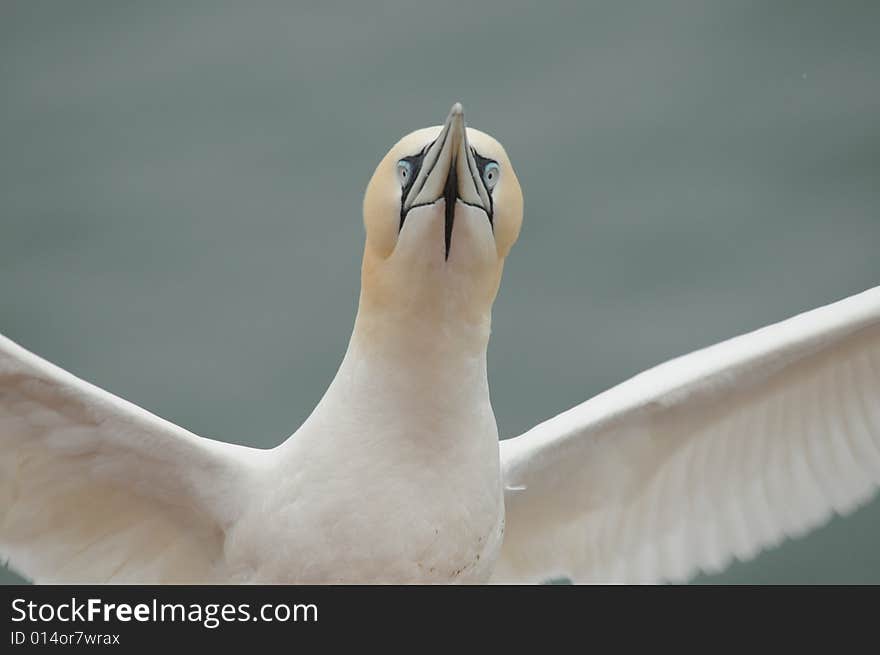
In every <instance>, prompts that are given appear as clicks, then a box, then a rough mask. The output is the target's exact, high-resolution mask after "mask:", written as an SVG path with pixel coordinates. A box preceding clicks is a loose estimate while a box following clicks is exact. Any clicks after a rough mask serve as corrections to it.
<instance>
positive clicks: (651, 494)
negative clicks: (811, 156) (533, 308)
mask: <svg viewBox="0 0 880 655" xmlns="http://www.w3.org/2000/svg"><path fill="white" fill-rule="evenodd" d="M426 161H427V162H429V165H428V166H427V167H426V168H424V169H423V168H422V167H421V166H422V163H424V162H426ZM437 162H440V164H439V165H438V164H437ZM364 218H365V225H366V230H367V244H366V247H365V251H364V260H363V271H362V290H361V300H360V306H359V311H358V316H357V320H356V322H355V328H354V332H353V334H352V338H351V342H350V344H349V348H348V351H347V352H346V355H345V358H344V360H343V362H342V365H341V367H340V369H339V372H338V374H337V376H336V378H335V379H334V381H333V383H332V384H331V386H330V388H329V389H328V391H327V393H326V394H325V395H324V397H323V398H322V400H321V402H320V403H319V404H318V406H317V407H316V408H315V411H314V412H313V413H312V415H311V416H310V417H309V418H308V420H307V421H306V422H305V424H303V426H302V427H301V428H300V429H299V430H297V432H296V433H295V434H294V435H293V436H292V437H290V438H289V439H288V440H287V441H285V442H284V443H283V444H281V445H280V446H278V447H277V448H274V449H271V450H257V449H252V448H245V447H240V446H233V445H229V444H224V443H220V442H217V441H212V440H208V439H204V438H201V437H198V436H196V435H193V434H191V433H189V432H187V431H186V430H184V429H182V428H179V427H177V426H175V425H172V424H170V423H168V422H167V421H164V420H162V419H160V418H157V417H155V416H153V415H152V414H150V413H148V412H146V411H144V410H142V409H140V408H138V407H136V406H134V405H132V404H130V403H128V402H126V401H124V400H121V399H119V398H116V397H115V396H112V395H110V394H108V393H106V392H104V391H102V390H100V389H98V388H96V387H94V386H92V385H90V384H88V383H86V382H84V381H82V380H79V379H78V378H76V377H74V376H73V375H71V374H69V373H67V372H65V371H63V370H61V369H59V368H57V367H56V366H53V365H52V364H49V363H48V362H45V361H43V360H41V359H40V358H39V357H37V356H36V355H33V354H31V353H29V352H27V351H26V350H24V349H23V348H21V347H20V346H18V345H16V344H15V343H13V342H12V341H10V340H8V339H6V338H4V337H2V336H0V554H2V556H3V557H5V558H7V559H8V561H9V564H10V565H11V566H12V567H13V568H14V569H16V570H18V571H20V572H22V573H23V574H24V575H26V576H28V577H30V578H32V579H34V580H37V581H39V582H59V583H67V582H114V583H115V582H142V583H152V582H174V583H180V582H485V581H489V580H490V579H491V580H492V581H502V582H512V581H517V582H540V581H542V580H545V579H547V578H552V577H559V576H569V577H571V578H572V579H573V580H575V581H577V582H593V581H595V582H658V581H663V580H685V579H687V578H688V577H690V576H691V575H693V574H694V573H695V572H696V571H699V570H705V571H712V570H717V569H719V568H721V567H723V566H724V565H725V564H726V563H727V562H729V561H730V559H731V558H732V557H734V556H735V557H739V558H741V559H745V558H748V557H751V556H752V555H754V554H755V553H756V552H758V551H759V550H760V549H762V548H766V547H768V546H772V545H773V544H775V543H777V542H779V541H780V540H781V539H783V538H784V537H786V536H796V535H799V534H802V533H803V532H805V531H807V530H809V529H810V528H812V527H814V526H816V525H818V524H820V523H821V522H823V521H825V520H826V519H827V518H828V517H829V516H830V515H831V513H832V512H835V511H836V512H839V513H845V512H847V511H849V510H851V509H852V508H853V507H855V506H856V505H858V504H859V503H861V502H864V501H866V500H867V499H868V498H870V497H871V495H872V494H873V493H875V491H876V489H877V487H878V485H880V287H877V288H874V289H871V290H869V291H865V292H864V293H861V294H859V295H856V296H853V297H851V298H848V299H845V300H842V301H840V302H837V303H835V304H832V305H828V306H826V307H823V308H820V309H816V310H814V311H811V312H808V313H806V314H802V315H800V316H797V317H795V318H792V319H790V320H788V321H784V322H782V323H779V324H777V325H774V326H771V327H768V328H764V329H762V330H758V331H757V332H753V333H751V334H747V335H745V336H741V337H738V338H735V339H731V340H729V341H726V342H724V343H721V344H719V345H717V346H714V347H711V348H707V349H705V350H701V351H698V352H695V353H693V354H691V355H687V356H685V357H681V358H679V359H676V360H673V361H671V362H668V363H666V364H663V365H661V366H658V367H656V368H653V369H651V370H649V371H646V372H645V373H642V374H641V375H638V376H636V377H634V378H633V379H631V380H629V381H627V382H625V383H623V384H621V385H619V386H617V387H615V388H613V389H611V390H609V391H607V392H605V393H603V394H601V395H599V396H597V397H596V398H593V399H592V400H589V401H587V402H585V403H583V404H582V405H579V406H578V407H575V408H574V409H572V410H569V411H568V412H565V413H563V414H561V415H559V416H557V417H556V418H553V419H551V420H549V421H546V422H544V423H542V424H540V425H538V426H537V427H535V428H534V429H532V430H530V431H529V432H527V433H526V434H524V435H522V436H520V437H517V438H514V439H510V440H507V441H504V442H502V443H501V445H500V449H499V444H498V433H497V427H496V424H495V418H494V414H493V412H492V407H491V404H490V401H489V389H488V380H487V375H486V347H487V344H488V339H489V332H490V312H491V306H492V302H493V300H494V297H495V293H496V291H497V288H498V284H499V282H500V278H501V272H502V269H503V264H504V260H505V258H506V256H507V254H508V253H509V251H510V248H511V246H512V245H513V243H514V242H515V240H516V238H517V235H518V232H519V227H520V222H521V219H522V196H521V193H520V190H519V184H518V182H517V179H516V175H515V173H514V172H513V169H512V167H511V165H510V161H509V159H508V158H507V155H506V153H505V152H504V150H503V148H502V147H501V146H500V145H499V144H498V143H497V142H496V141H495V140H494V139H492V138H491V137H489V136H488V135H485V134H483V133H480V132H477V131H475V130H470V129H466V128H465V126H464V118H463V114H462V110H461V107H460V105H456V106H454V107H453V109H452V111H451V112H450V114H449V117H448V118H447V121H446V124H445V125H444V126H443V127H442V128H440V127H436V128H429V129H427V130H420V131H418V132H415V133H413V134H411V135H409V136H407V137H405V138H404V139H403V140H401V141H400V142H399V143H398V144H397V145H396V146H395V147H394V148H392V150H391V151H390V152H389V153H388V155H386V157H385V158H384V159H383V160H382V162H381V163H380V164H379V166H378V167H377V169H376V172H375V174H374V176H373V179H372V180H371V182H370V186H369V187H368V190H367V194H366V198H365V202H364ZM487 219H488V220H487ZM499 450H500V452H499Z"/></svg>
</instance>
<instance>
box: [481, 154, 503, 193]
mask: <svg viewBox="0 0 880 655" xmlns="http://www.w3.org/2000/svg"><path fill="white" fill-rule="evenodd" d="M500 172H501V171H500V170H499V169H498V164H496V163H495V162H494V161H490V162H489V163H488V164H486V166H485V167H484V168H483V183H484V184H485V185H486V188H487V189H488V190H489V191H491V190H492V189H494V188H495V185H496V184H497V183H498V174H499V173H500Z"/></svg>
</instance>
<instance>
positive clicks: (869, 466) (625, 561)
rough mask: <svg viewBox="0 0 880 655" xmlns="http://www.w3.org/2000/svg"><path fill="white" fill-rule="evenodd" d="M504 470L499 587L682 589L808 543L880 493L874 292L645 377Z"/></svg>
mask: <svg viewBox="0 0 880 655" xmlns="http://www.w3.org/2000/svg"><path fill="white" fill-rule="evenodd" d="M501 459H502V468H503V474H504V479H505V488H506V489H509V490H510V491H507V492H506V495H505V505H506V512H507V520H506V534H505V541H504V545H503V547H502V553H501V559H500V562H499V564H498V567H497V569H496V573H495V579H497V580H499V581H529V582H539V581H541V580H544V579H548V578H555V577H560V576H568V577H570V578H572V579H573V580H575V581H578V582H593V581H595V582H657V581H663V580H672V581H681V580H686V579H687V578H689V577H691V576H692V575H694V574H695V573H696V572H698V571H700V570H703V571H717V570H719V569H721V568H723V567H724V566H726V565H727V564H728V563H729V562H730V560H731V559H732V558H733V557H736V558H738V559H742V560H744V559H748V558H750V557H752V556H754V555H755V554H756V553H757V552H758V551H759V550H761V549H763V548H768V547H771V546H773V545H776V544H778V543H779V542H780V541H782V540H783V539H784V538H786V537H795V536H798V535H801V534H803V533H805V532H806V531H808V530H810V529H812V528H814V527H816V526H818V525H819V524H821V523H823V522H825V521H827V520H828V519H829V518H830V516H831V515H832V514H833V513H834V512H836V513H839V514H845V513H847V512H849V511H851V510H852V509H853V508H855V507H856V506H858V505H859V504H861V503H864V502H866V501H867V500H868V499H869V498H870V497H871V496H872V495H873V494H874V493H875V491H876V489H877V487H878V485H880V287H877V288H874V289H871V290H868V291H865V292H863V293H861V294H858V295H856V296H852V297H850V298H847V299H845V300H842V301H840V302H837V303H834V304H832V305H828V306H826V307H822V308H820V309H816V310H813V311H811V312H807V313H805V314H801V315H799V316H796V317H794V318H792V319H789V320H787V321H783V322H781V323H778V324H776V325H773V326H770V327H767V328H763V329H761V330H757V331H755V332H752V333H750V334H746V335H744V336H740V337H737V338H734V339H730V340H728V341H725V342H722V343H720V344H718V345H716V346H712V347H710V348H706V349H704V350H701V351H697V352H695V353H692V354H690V355H687V356H684V357H680V358H678V359H675V360H672V361H670V362H667V363H665V364H662V365H660V366H657V367H655V368H653V369H650V370H648V371H646V372H644V373H642V374H640V375H638V376H636V377H634V378H632V379H631V380H629V381H627V382H624V383H623V384H621V385H618V386H617V387H614V388H613V389H610V390H609V391H606V392H605V393H603V394H600V395H599V396H597V397H595V398H593V399H591V400H589V401H587V402H585V403H583V404H581V405H579V406H577V407H575V408H573V409H571V410H569V411H568V412H565V413H563V414H560V415H559V416H557V417H555V418H552V419H550V420H548V421H545V422H544V423H542V424H540V425H538V426H536V427H535V428H533V429H532V430H530V431H529V432H527V433H525V434H524V435H522V436H520V437H517V438H515V439H509V440H506V441H503V442H502V444H501ZM517 488H519V489H520V490H519V491H516V490H515V489H517ZM522 488H524V490H522Z"/></svg>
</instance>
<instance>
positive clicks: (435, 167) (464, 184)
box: [403, 102, 491, 258]
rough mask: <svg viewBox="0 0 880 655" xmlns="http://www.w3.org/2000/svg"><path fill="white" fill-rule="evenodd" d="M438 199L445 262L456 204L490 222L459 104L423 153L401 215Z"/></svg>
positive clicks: (487, 196) (487, 200) (481, 183)
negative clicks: (479, 211)
mask: <svg viewBox="0 0 880 655" xmlns="http://www.w3.org/2000/svg"><path fill="white" fill-rule="evenodd" d="M441 198H443V199H445V201H446V257H447V258H448V257H449V247H450V244H451V240H452V226H453V223H454V220H455V204H456V201H457V200H461V201H462V202H464V203H465V204H468V205H471V206H474V207H478V208H480V209H482V210H483V211H484V212H486V216H487V217H490V220H491V215H490V212H491V204H490V201H489V194H488V192H487V191H486V188H485V186H484V184H483V181H482V179H481V177H480V175H479V172H478V169H477V164H476V162H475V161H474V154H473V151H472V150H471V147H470V145H469V144H468V140H467V127H466V125H465V122H464V110H463V109H462V107H461V103H458V102H456V103H455V104H454V105H452V109H450V110H449V115H448V116H447V117H446V122H445V123H444V124H443V129H442V130H440V135H439V136H438V137H437V139H436V140H435V141H434V143H432V144H431V147H430V148H429V149H428V152H426V153H425V158H424V161H423V163H422V166H421V168H420V170H419V173H418V176H417V177H416V179H415V181H414V182H413V184H412V186H411V187H410V189H409V193H408V194H407V196H406V198H405V199H404V201H403V213H404V214H405V213H406V212H408V211H409V210H410V209H412V208H413V207H419V206H422V205H432V204H434V203H435V202H437V201H439V200H440V199H441Z"/></svg>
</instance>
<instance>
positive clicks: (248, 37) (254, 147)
mask: <svg viewBox="0 0 880 655" xmlns="http://www.w3.org/2000/svg"><path fill="white" fill-rule="evenodd" d="M878 25H880V4H878V3H876V2H871V1H865V2H837V3H829V2H805V1H798V2H795V1H783V0H777V1H775V2H772V3H769V2H721V1H720V0H719V1H714V2H681V1H679V2H653V1H651V2H648V1H645V2H627V3H615V2H602V3H595V2H571V3H557V2H541V3H536V2H517V1H504V2H501V1H500V0H499V1H495V2H479V3H477V2H459V1H457V0H444V2H433V3H427V2H419V3H414V2H405V1H403V0H399V1H394V2H383V3H378V4H377V3H367V2H357V3H355V2H351V3H344V4H343V3H337V2H328V1H324V2H314V3H291V2H277V3H263V2H248V3H242V2H226V3H221V2H180V1H174V2H171V1H163V2H158V1H157V2H150V3H143V2H140V3H134V2H110V1H106V2H93V1H86V0H79V1H78V2H76V3H72V2H70V3H68V2H40V1H34V0H26V1H10V0H5V1H4V2H3V4H2V6H0V331H2V332H3V333H5V334H7V335H8V336H10V337H11V338H13V339H15V340H17V341H19V342H20V343H22V344H23V345H25V346H26V347H28V348H29V349H31V350H33V351H35V352H37V353H39V354H41V355H42V356H44V357H46V358H47V359H49V360H50V361H53V362H56V363H58V364H60V365H61V366H63V367H65V368H67V369H69V370H71V371H73V372H74V373H76V374H77V375H79V376H81V377H83V378H85V379H87V380H90V381H92V382H94V383H96V384H98V385H100V386H102V387H104V388H106V389H109V390H111V391H113V392H114V393H116V394H118V395H121V396H123V397H124V398H127V399H130V400H132V401H134V402H135V403H137V404H139V405H141V406H143V407H145V408H147V409H149V410H151V411H153V412H155V413H157V414H159V415H161V416H163V417H165V418H168V419H170V420H171V421H174V422H176V423H179V424H181V425H183V426H185V427H187V428H189V429H190V430H192V431H194V432H196V433H199V434H203V435H209V436H213V437H216V438H220V439H224V440H227V441H234V442H239V443H247V444H254V445H258V446H271V445H274V444H276V443H278V442H279V441H280V440H281V439H283V438H284V437H286V436H287V435H288V434H290V433H291V432H293V431H294V430H295V429H296V428H297V427H298V425H299V424H300V423H301V422H302V421H303V419H304V418H305V417H306V416H307V414H308V413H309V411H310V410H311V409H312V408H313V407H314V405H315V403H316V402H317V400H318V398H319V397H320V395H321V394H322V392H323V390H324V389H325V387H326V385H327V384H328V382H329V381H330V380H331V378H332V376H333V374H334V372H335V369H336V367H337V365H338V363H339V360H340V358H341V356H342V353H343V350H344V348H345V346H346V341H347V338H348V335H349V333H350V329H351V325H352V320H353V317H354V312H355V307H356V301H357V292H358V285H359V281H358V275H359V264H360V261H359V260H360V253H361V247H362V239H363V229H362V225H361V217H360V203H361V196H362V192H363V189H364V187H365V185H366V183H367V180H368V178H369V175H370V174H371V172H372V169H373V167H374V166H375V164H376V163H377V162H378V160H379V159H380V158H381V156H382V155H383V154H384V153H385V151H386V150H387V149H388V147H389V146H390V145H391V144H392V143H393V142H394V141H396V140H397V139H398V138H399V137H400V136H401V135H403V134H404V133H406V132H409V131H410V130H412V129H415V128H419V127H423V126H425V125H430V124H436V123H438V122H440V121H442V119H443V118H444V116H445V113H446V111H447V110H448V108H449V106H450V105H451V104H452V103H453V102H454V101H456V100H461V101H462V102H463V103H464V106H465V110H466V115H467V119H468V121H469V123H470V124H471V125H472V126H474V127H477V128H480V129H483V130H485V131H488V132H490V133H492V134H494V135H495V136H496V137H498V138H499V140H501V141H502V142H503V143H504V144H505V146H506V147H507V150H508V152H509V153H510V155H511V157H512V159H513V161H514V164H515V166H516V168H517V171H518V173H519V177H520V180H521V182H522V185H523V188H524V191H525V198H526V218H525V225H524V229H523V232H522V236H521V239H520V242H519V243H518V245H517V246H516V248H515V249H514V251H513V253H512V256H511V257H510V259H509V261H508V265H507V268H506V271H505V279H504V281H503V284H502V289H501V293H500V296H499V299H498V302H497V304H496V309H495V314H494V318H495V322H494V333H493V338H492V343H491V346H490V352H489V356H490V376H491V383H492V398H493V404H494V406H495V410H496V414H497V416H498V420H499V424H500V427H501V430H502V433H503V434H504V435H506V436H511V435H516V434H519V433H520V432H522V431H524V430H526V429H527V428H529V427H531V426H532V425H534V424H535V423H536V422H537V421H539V420H541V419H544V418H546V417H549V416H552V415H554V414H556V413H558V412H560V411H562V410H564V409H567V408H569V407H571V406H573V405H575V404H577V403H579V402H581V401H583V400H585V399H586V398H588V397H590V396H592V395H594V394H596V393H598V392H600V391H602V390H603V389H606V388H607V387H609V386H611V385H613V384H616V383H617V382H620V381H622V380H624V379H626V378H627V377H629V376H631V375H633V374H635V373H637V372H639V371H640V370H642V369H644V368H646V367H648V366H651V365H653V364H656V363H659V362H661V361H663V360H665V359H668V358H670V357H673V356H676V355H679V354H683V353H686V352H689V351H691V350H694V349H695V348H698V347H701V346H705V345H708V344H711V343H714V342H716V341H718V340H720V339H724V338H727V337H730V336H733V335H736V334H738V333H741V332H744V331H748V330H751V329H753V328H757V327H760V326H762V325H765V324H767V323H770V322H773V321H776V320H780V319H783V318H786V317H788V316H790V315H792V314H794V313H797V312H799V311H802V310H806V309H810V308H812V307H815V306H818V305H821V304H825V303H827V302H830V301H833V300H836V299H839V298H842V297H845V296H847V295H850V294H852V293H855V292H858V291H861V290H863V289H865V288H867V287H871V286H875V285H877V284H880V39H878V38H877V28H878ZM0 575H2V576H3V577H2V579H3V580H5V581H11V580H13V579H15V578H14V577H13V576H12V575H11V574H3V573H2V571H0ZM698 581H703V582H731V583H732V582H736V583H745V582H752V583H758V582H779V583H781V582H814V583H819V582H873V583H880V502H877V501H875V502H874V503H873V504H871V505H869V506H868V507H866V508H864V509H862V510H859V511H858V512H856V513H855V514H854V515H852V516H851V517H849V518H846V519H835V520H834V521H833V522H832V523H831V524H830V525H829V526H828V527H826V528H824V529H821V530H819V531H817V532H815V533H813V534H812V535H810V536H809V537H807V538H805V539H801V540H799V541H797V542H794V543H787V544H785V545H783V546H782V547H781V548H778V549H776V550H773V551H771V552H769V553H766V554H764V555H762V556H760V557H759V558H758V559H756V560H754V561H753V562H750V563H748V564H736V565H734V566H733V567H731V568H730V569H729V570H727V571H726V572H724V573H723V574H720V575H716V576H711V577H701V578H699V579H698Z"/></svg>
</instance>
